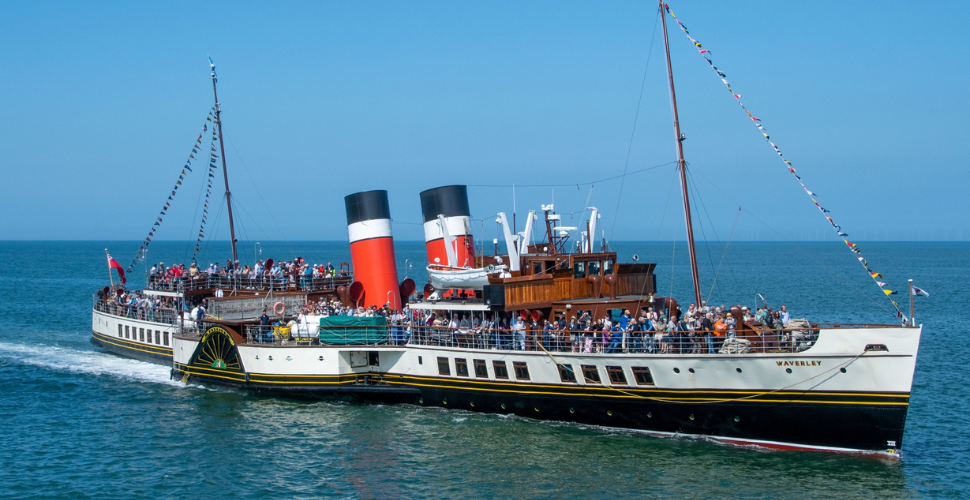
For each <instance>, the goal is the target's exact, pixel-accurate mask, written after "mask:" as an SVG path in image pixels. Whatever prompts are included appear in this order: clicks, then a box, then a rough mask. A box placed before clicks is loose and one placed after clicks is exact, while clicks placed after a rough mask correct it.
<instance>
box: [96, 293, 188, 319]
mask: <svg viewBox="0 0 970 500" xmlns="http://www.w3.org/2000/svg"><path fill="white" fill-rule="evenodd" d="M96 298H97V301H98V307H99V308H100V309H101V310H103V311H105V312H109V313H112V314H116V315H118V316H124V317H126V318H132V319H141V320H146V321H163V322H170V321H172V319H173V318H174V317H176V316H175V303H174V302H173V301H172V299H171V298H170V297H157V296H152V295H146V294H144V293H142V292H140V291H137V290H123V291H122V293H121V294H120V295H112V294H110V293H109V294H107V295H105V294H104V292H103V291H102V290H98V293H97V294H96Z"/></svg>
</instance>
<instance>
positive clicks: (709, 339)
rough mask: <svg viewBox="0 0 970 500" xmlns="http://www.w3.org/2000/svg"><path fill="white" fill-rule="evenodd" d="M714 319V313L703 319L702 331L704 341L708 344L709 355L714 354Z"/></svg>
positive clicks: (706, 315)
mask: <svg viewBox="0 0 970 500" xmlns="http://www.w3.org/2000/svg"><path fill="white" fill-rule="evenodd" d="M712 318H714V315H713V314H712V313H707V314H705V315H704V317H703V318H701V331H703V332H704V341H705V343H706V344H707V353H708V354H714V341H713V337H714V322H712V321H711V319H712Z"/></svg>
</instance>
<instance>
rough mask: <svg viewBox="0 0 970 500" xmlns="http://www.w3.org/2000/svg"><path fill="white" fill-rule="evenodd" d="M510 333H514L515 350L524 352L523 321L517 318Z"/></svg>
mask: <svg viewBox="0 0 970 500" xmlns="http://www.w3.org/2000/svg"><path fill="white" fill-rule="evenodd" d="M512 331H513V332H514V333H515V349H516V350H518V351H524V350H525V320H524V319H522V317H521V316H519V317H518V318H517V319H516V321H515V325H513V326H512Z"/></svg>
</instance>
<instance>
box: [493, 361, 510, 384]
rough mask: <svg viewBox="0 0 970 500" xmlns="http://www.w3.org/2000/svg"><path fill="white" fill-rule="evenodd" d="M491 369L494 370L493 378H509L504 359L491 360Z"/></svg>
mask: <svg viewBox="0 0 970 500" xmlns="http://www.w3.org/2000/svg"><path fill="white" fill-rule="evenodd" d="M492 370H494V371H495V378H500V379H504V380H508V379H509V369H508V368H507V367H506V366H505V361H492Z"/></svg>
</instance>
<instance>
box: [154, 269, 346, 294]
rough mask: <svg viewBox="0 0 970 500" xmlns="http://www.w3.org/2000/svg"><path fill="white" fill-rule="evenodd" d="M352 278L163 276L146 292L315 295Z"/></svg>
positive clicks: (342, 274) (344, 276) (333, 276)
mask: <svg viewBox="0 0 970 500" xmlns="http://www.w3.org/2000/svg"><path fill="white" fill-rule="evenodd" d="M352 282H353V276H352V275H351V274H349V273H337V274H336V275H332V276H308V275H302V274H300V275H295V276H292V277H291V276H242V275H231V276H230V275H226V276H223V275H218V274H215V275H209V274H200V275H198V276H196V277H188V276H183V277H180V278H169V277H165V276H149V277H148V288H149V289H150V290H162V291H168V292H182V291H183V290H184V291H186V292H192V291H196V290H213V289H217V288H218V289H222V290H232V289H243V290H266V291H269V290H272V291H277V292H285V291H287V290H302V291H306V292H318V291H327V290H335V289H336V288H337V287H339V286H349V285H350V284H351V283H352Z"/></svg>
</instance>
